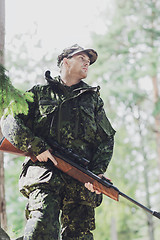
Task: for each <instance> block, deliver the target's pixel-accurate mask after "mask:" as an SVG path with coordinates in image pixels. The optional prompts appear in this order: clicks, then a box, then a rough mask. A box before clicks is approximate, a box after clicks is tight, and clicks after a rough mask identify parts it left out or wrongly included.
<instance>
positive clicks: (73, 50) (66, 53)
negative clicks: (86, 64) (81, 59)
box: [57, 44, 98, 67]
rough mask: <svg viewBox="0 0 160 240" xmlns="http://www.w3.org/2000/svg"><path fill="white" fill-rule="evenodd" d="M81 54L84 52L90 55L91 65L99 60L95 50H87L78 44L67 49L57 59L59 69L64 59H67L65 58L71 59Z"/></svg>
mask: <svg viewBox="0 0 160 240" xmlns="http://www.w3.org/2000/svg"><path fill="white" fill-rule="evenodd" d="M81 52H84V53H86V54H87V55H88V57H89V58H90V65H91V64H93V63H94V62H95V61H96V60H97V57H98V54H97V52H96V51H95V50H93V49H85V48H83V47H80V46H79V45H78V44H74V45H73V46H71V47H68V48H65V49H64V50H63V52H62V53H61V54H60V55H59V56H58V58H57V65H58V67H60V65H61V62H62V60H63V58H65V57H66V58H70V57H72V56H73V55H75V54H77V53H81Z"/></svg>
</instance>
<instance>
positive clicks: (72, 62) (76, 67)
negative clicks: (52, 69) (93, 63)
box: [68, 52, 90, 79]
mask: <svg viewBox="0 0 160 240" xmlns="http://www.w3.org/2000/svg"><path fill="white" fill-rule="evenodd" d="M89 65H90V59H89V57H88V55H87V54H85V53H83V52H82V53H77V54H75V55H74V56H73V57H71V58H69V59H68V71H69V73H70V74H72V76H75V77H77V78H79V79H83V78H86V77H87V74H88V67H89Z"/></svg>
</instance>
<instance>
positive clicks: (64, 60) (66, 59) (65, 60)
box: [63, 58, 68, 66]
mask: <svg viewBox="0 0 160 240" xmlns="http://www.w3.org/2000/svg"><path fill="white" fill-rule="evenodd" d="M63 64H64V65H65V66H68V58H63Z"/></svg>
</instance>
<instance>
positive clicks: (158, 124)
mask: <svg viewBox="0 0 160 240" xmlns="http://www.w3.org/2000/svg"><path fill="white" fill-rule="evenodd" d="M152 85H153V101H154V104H156V103H157V102H158V101H159V89H158V80H157V77H152ZM154 119H155V134H156V145H157V160H158V167H159V171H160V114H157V115H156V116H155V117H154ZM159 179H160V174H159Z"/></svg>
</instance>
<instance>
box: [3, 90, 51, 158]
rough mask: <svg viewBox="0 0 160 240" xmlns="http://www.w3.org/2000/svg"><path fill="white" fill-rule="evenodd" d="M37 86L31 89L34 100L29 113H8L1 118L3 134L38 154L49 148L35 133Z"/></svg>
mask: <svg viewBox="0 0 160 240" xmlns="http://www.w3.org/2000/svg"><path fill="white" fill-rule="evenodd" d="M36 88H37V87H36V86H35V87H33V88H32V89H31V90H30V91H31V92H33V93H34V101H33V102H31V103H30V102H29V103H28V105H29V111H28V114H27V115H23V114H19V115H15V116H13V115H11V114H9V115H7V114H5V115H4V116H3V117H2V119H1V128H2V134H3V136H4V137H6V138H7V140H8V141H10V142H11V143H12V144H13V145H14V146H15V147H17V148H18V149H20V150H22V151H24V152H30V153H32V154H34V155H35V156H37V155H38V154H40V153H42V152H43V151H45V150H47V149H49V146H48V145H47V144H46V142H45V141H43V139H41V138H39V137H38V136H35V135H34V133H33V123H34V115H35V110H36V104H37V94H36Z"/></svg>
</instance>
